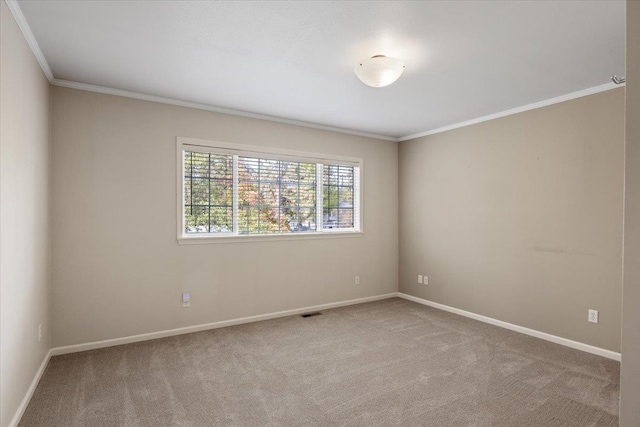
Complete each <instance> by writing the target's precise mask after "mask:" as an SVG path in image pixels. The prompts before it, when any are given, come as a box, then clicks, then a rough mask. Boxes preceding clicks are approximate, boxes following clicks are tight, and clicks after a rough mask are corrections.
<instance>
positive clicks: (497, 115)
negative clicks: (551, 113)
mask: <svg viewBox="0 0 640 427" xmlns="http://www.w3.org/2000/svg"><path fill="white" fill-rule="evenodd" d="M624 86H625V84H624V83H623V84H619V85H617V84H615V83H613V82H611V83H606V84H603V85H600V86H594V87H590V88H587V89H584V90H580V91H578V92H572V93H568V94H566V95H561V96H557V97H555V98H549V99H545V100H543V101H539V102H534V103H533V104H527V105H523V106H521V107H516V108H512V109H510V110H505V111H500V112H498V113H493V114H489V115H486V116H482V117H478V118H475V119H471V120H466V121H464V122H459V123H454V124H452V125H447V126H443V127H440V128H437V129H432V130H427V131H424V132H419V133H414V134H411V135H405V136H401V137H399V138H398V139H397V140H398V142H402V141H409V140H411V139H416V138H421V137H423V136H428V135H434V134H436V133H442V132H447V131H450V130H453V129H458V128H461V127H465V126H471V125H475V124H478V123H482V122H487V121H489V120H494V119H499V118H501V117H506V116H511V115H513V114H518V113H523V112H525V111H529V110H535V109H536V108H542V107H548V106H549V105H553V104H559V103H561V102H565V101H570V100H572V99H576V98H582V97H583V96H589V95H594V94H596V93H600V92H605V91H607V90H612V89H616V88H619V87H624Z"/></svg>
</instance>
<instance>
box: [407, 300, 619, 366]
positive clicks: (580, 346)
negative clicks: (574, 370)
mask: <svg viewBox="0 0 640 427" xmlns="http://www.w3.org/2000/svg"><path fill="white" fill-rule="evenodd" d="M398 297H400V298H404V299H406V300H409V301H413V302H417V303H418V304H422V305H426V306H429V307H433V308H437V309H439V310H444V311H448V312H449V313H454V314H458V315H460V316H464V317H468V318H470V319H474V320H478V321H480V322H484V323H489V324H490V325H494V326H499V327H501V328H505V329H509V330H511V331H515V332H519V333H521V334H525V335H529V336H532V337H535V338H540V339H543V340H545V341H550V342H552V343H555V344H560V345H563V346H565V347H571V348H574V349H576V350H581V351H585V352H587V353H591V354H595V355H598V356H602V357H606V358H607V359H612V360H617V361H618V362H619V361H620V359H621V355H620V353H616V352H615V351H611V350H607V349H604V348H600V347H595V346H592V345H590V344H584V343H581V342H578V341H573V340H570V339H567V338H562V337H559V336H556V335H551V334H548V333H546V332H540V331H536V330H535V329H529V328H525V327H524V326H518V325H514V324H512V323H508V322H503V321H502V320H497V319H493V318H491V317H487V316H483V315H481V314H476V313H472V312H470V311H465V310H461V309H459V308H454V307H450V306H448V305H444V304H440V303H437V302H433V301H429V300H426V299H423V298H419V297H414V296H413V295H409V294H405V293H402V292H398Z"/></svg>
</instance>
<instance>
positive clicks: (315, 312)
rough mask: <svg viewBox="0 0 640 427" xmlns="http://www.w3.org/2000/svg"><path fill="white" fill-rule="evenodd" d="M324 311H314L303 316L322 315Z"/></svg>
mask: <svg viewBox="0 0 640 427" xmlns="http://www.w3.org/2000/svg"><path fill="white" fill-rule="evenodd" d="M321 314H322V313H320V312H319V311H314V312H313V313H305V314H302V315H301V316H302V317H313V316H320V315H321Z"/></svg>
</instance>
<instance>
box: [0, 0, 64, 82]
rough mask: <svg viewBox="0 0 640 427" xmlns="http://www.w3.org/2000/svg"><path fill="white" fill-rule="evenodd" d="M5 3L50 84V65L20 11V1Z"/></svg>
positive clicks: (7, 1) (11, 0) (10, 0)
mask: <svg viewBox="0 0 640 427" xmlns="http://www.w3.org/2000/svg"><path fill="white" fill-rule="evenodd" d="M5 3H6V4H7V6H8V7H9V10H10V11H11V14H12V15H13V18H14V19H15V20H16V23H17V24H18V27H19V28H20V31H22V34H23V35H24V38H25V39H27V43H28V44H29V47H30V48H31V50H32V51H33V54H34V55H35V57H36V59H37V60H38V64H40V68H42V71H43V72H44V75H45V76H47V80H49V82H52V81H53V73H52V72H51V67H49V63H48V62H47V60H46V59H45V58H44V55H43V54H42V51H41V50H40V46H39V45H38V42H37V41H36V38H35V36H34V35H33V32H31V27H29V24H28V23H27V20H26V19H25V17H24V15H23V14H22V9H20V5H19V4H18V1H17V0H5Z"/></svg>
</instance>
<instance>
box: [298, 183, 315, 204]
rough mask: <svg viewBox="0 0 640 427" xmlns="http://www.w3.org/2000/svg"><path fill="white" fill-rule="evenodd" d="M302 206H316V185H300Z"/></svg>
mask: <svg viewBox="0 0 640 427" xmlns="http://www.w3.org/2000/svg"><path fill="white" fill-rule="evenodd" d="M300 206H301V207H302V206H304V207H315V206H316V186H315V185H300Z"/></svg>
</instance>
